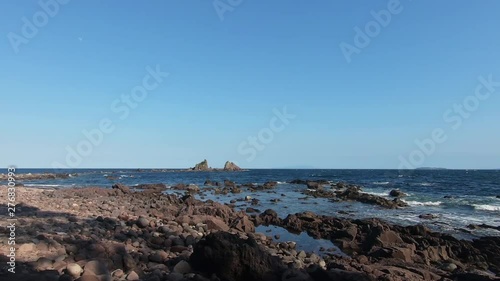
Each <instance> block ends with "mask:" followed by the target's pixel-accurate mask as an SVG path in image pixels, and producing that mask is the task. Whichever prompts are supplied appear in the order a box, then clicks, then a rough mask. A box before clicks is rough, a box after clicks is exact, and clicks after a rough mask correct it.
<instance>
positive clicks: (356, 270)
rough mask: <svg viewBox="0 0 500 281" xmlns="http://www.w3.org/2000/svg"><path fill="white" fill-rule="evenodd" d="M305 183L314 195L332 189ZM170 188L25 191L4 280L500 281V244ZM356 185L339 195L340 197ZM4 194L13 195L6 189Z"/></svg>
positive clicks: (2, 254)
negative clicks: (270, 231) (300, 238)
mask: <svg viewBox="0 0 500 281" xmlns="http://www.w3.org/2000/svg"><path fill="white" fill-rule="evenodd" d="M211 184H213V185H214V192H215V191H217V190H218V191H219V192H221V191H224V190H225V191H226V192H237V189H240V188H252V189H255V190H268V189H272V188H273V182H270V183H266V184H264V185H262V186H250V185H246V186H237V185H235V184H234V183H232V182H229V181H228V182H225V183H224V184H215V183H211ZM305 184H308V188H309V189H310V190H311V191H310V192H316V193H317V192H321V190H324V188H323V189H322V188H321V186H322V185H323V184H318V185H315V184H314V183H312V182H309V183H305ZM165 188H166V186H165V185H163V184H150V185H142V186H139V187H135V189H140V191H135V189H131V188H129V187H127V186H124V185H120V184H115V185H113V187H112V188H111V189H109V188H108V189H105V188H98V187H96V188H74V189H60V190H47V189H44V190H42V189H36V188H24V187H17V190H16V192H17V194H16V197H17V207H16V209H17V210H16V216H17V219H18V220H17V222H16V247H17V248H16V249H17V251H16V273H15V274H16V275H15V279H12V278H13V277H12V276H13V275H12V273H10V272H8V271H7V268H6V265H7V263H6V262H7V261H8V259H9V258H8V257H7V255H8V253H9V250H10V246H9V245H8V243H7V239H4V238H7V237H8V235H9V230H8V229H7V228H6V226H7V225H8V224H7V221H6V219H5V218H6V217H5V215H4V214H0V216H1V218H2V220H1V229H0V230H1V231H0V233H1V236H2V239H1V242H0V259H2V260H1V262H2V263H1V264H2V266H1V269H0V280H54V281H56V280H61V281H62V280H68V281H69V280H80V281H81V280H83V281H89V280H101V281H102V280H151V281H152V280H155V281H156V280H160V281H161V280H200V281H202V280H214V281H215V280H290V281H291V280H296V281H300V280H310V281H314V280H498V276H499V274H500V237H483V238H480V239H477V240H473V241H463V240H457V239H455V238H454V237H452V236H450V235H446V234H441V233H436V232H432V231H430V230H429V229H427V228H425V227H423V226H421V225H416V226H411V227H401V226H397V225H392V224H389V223H387V222H384V221H382V220H379V219H369V220H354V219H341V218H336V217H331V216H320V215H317V214H314V213H310V212H303V213H296V214H289V215H288V216H286V217H285V218H280V217H279V216H278V215H277V213H276V212H274V211H273V210H270V209H269V210H265V211H264V212H261V213H252V214H251V215H250V213H249V212H248V213H247V212H244V211H238V210H236V209H235V208H234V207H233V206H231V205H223V204H220V203H217V202H213V201H210V200H207V201H205V202H202V201H199V200H196V199H195V198H194V197H193V196H192V195H191V194H193V193H196V192H199V189H198V187H197V186H195V185H177V186H175V189H177V190H181V191H183V192H185V195H183V196H176V195H166V194H163V193H162V192H163V191H164V189H165ZM173 188H174V187H173ZM350 188H352V187H349V186H344V187H342V188H338V189H339V190H335V191H332V192H334V193H335V192H338V193H335V194H337V195H336V197H339V195H338V194H344V193H345V192H346V190H350ZM331 189H337V186H335V187H332V188H331ZM312 190H314V191H312ZM0 191H1V193H2V198H5V197H4V196H3V195H5V192H6V186H2V187H0ZM329 192H330V191H329ZM351 192H354V190H351ZM342 196H343V195H340V198H342ZM346 198H347V199H349V200H350V199H351V198H354V197H352V196H347V195H346ZM248 199H249V201H248V202H249V204H251V205H256V206H258V204H259V203H258V202H252V200H250V198H248ZM354 200H355V199H354ZM388 201H390V202H392V201H391V200H388ZM375 204H376V203H375ZM3 207H6V206H3ZM249 211H250V210H249ZM259 225H274V226H279V227H283V228H286V229H289V230H291V231H295V232H307V233H308V234H309V235H310V236H312V237H315V238H323V239H328V240H330V241H332V242H333V243H334V244H335V245H337V246H338V247H339V248H340V249H341V250H342V251H343V252H344V253H346V254H347V255H345V256H338V255H335V254H333V253H329V252H328V251H325V252H324V253H323V254H322V255H317V254H314V253H308V252H305V251H299V250H298V249H297V244H296V242H295V241H287V242H277V241H275V239H273V237H270V236H267V235H266V234H265V233H256V230H255V229H256V226H259ZM495 274H496V276H497V277H495Z"/></svg>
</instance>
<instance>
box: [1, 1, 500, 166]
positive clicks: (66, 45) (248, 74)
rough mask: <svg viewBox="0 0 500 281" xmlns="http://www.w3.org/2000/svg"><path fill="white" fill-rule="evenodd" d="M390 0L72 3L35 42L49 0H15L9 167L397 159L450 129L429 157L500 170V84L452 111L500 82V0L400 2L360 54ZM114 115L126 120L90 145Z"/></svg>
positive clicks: (9, 64)
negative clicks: (460, 111)
mask: <svg viewBox="0 0 500 281" xmlns="http://www.w3.org/2000/svg"><path fill="white" fill-rule="evenodd" d="M53 1H55V0H53ZM218 1H219V2H216V3H217V5H216V6H217V7H228V6H224V5H229V4H228V2H226V1H224V0H218ZM391 1H393V0H391ZM391 1H325V0H322V1H316V2H315V3H311V2H310V1H295V2H293V3H291V2H290V1H284V0H280V1H248V0H243V1H241V3H239V5H236V6H235V7H231V8H230V10H228V11H226V12H225V13H224V14H223V17H224V19H223V20H221V18H220V17H219V15H218V13H217V11H216V9H215V8H214V2H212V1H147V2H140V3H139V2H138V1H120V3H119V4H117V3H115V2H113V1H94V0H89V1H74V0H73V1H69V3H67V4H64V5H63V4H57V5H58V11H57V12H56V13H55V15H54V16H49V17H48V21H47V23H46V24H43V25H40V27H39V28H37V29H38V31H37V32H36V34H35V35H34V36H33V37H32V38H26V37H23V36H24V35H23V33H22V29H23V25H24V24H25V23H24V22H23V20H22V19H23V17H25V18H26V19H27V20H28V21H30V22H31V23H33V21H34V18H33V17H34V15H36V14H37V13H39V12H40V11H43V9H42V7H41V6H40V4H39V2H37V1H2V2H1V3H0V13H1V16H0V34H1V35H2V36H3V39H2V40H1V41H0V42H1V43H0V97H1V104H2V110H1V111H0V117H1V118H2V141H1V146H0V165H1V166H7V165H17V166H18V167H26V168H28V167H31V168H37V167H41V168H43V167H48V168H50V167H52V166H53V165H55V164H54V163H58V164H60V165H62V166H67V167H71V168H85V167H133V168H136V167H145V168H147V167H172V168H175V167H188V166H193V165H194V163H196V162H199V161H201V160H203V159H205V158H206V159H208V160H209V164H210V165H211V166H214V167H221V166H222V165H223V164H224V162H225V161H226V160H232V161H235V162H237V163H238V164H239V165H240V166H242V167H249V168H280V167H305V166H307V167H318V168H398V166H399V165H400V163H401V160H400V159H401V157H403V158H405V159H406V158H409V155H410V154H411V153H412V152H415V151H422V149H421V148H419V147H418V146H417V145H416V144H415V140H423V139H426V138H429V137H431V135H432V132H433V130H434V129H436V128H439V129H442V130H443V131H444V132H445V134H446V141H444V142H443V143H439V144H436V145H435V149H432V151H431V153H427V154H425V157H424V159H423V160H422V161H421V162H419V161H420V160H419V161H417V162H418V163H417V164H419V165H415V166H440V167H448V168H500V146H499V145H498V144H499V143H500V130H499V125H498V124H500V122H499V121H500V110H499V108H500V87H498V90H496V92H493V93H491V95H490V96H489V97H488V98H487V99H484V100H480V101H479V104H478V105H477V109H476V108H475V109H474V111H472V112H469V113H470V116H469V117H468V118H463V117H460V118H462V120H461V121H463V122H461V124H460V126H458V128H457V129H452V125H457V122H458V121H456V117H457V116H458V115H457V113H456V112H453V113H450V114H451V115H449V116H448V121H446V120H445V119H444V118H443V115H444V114H445V113H446V112H447V111H448V110H450V109H453V105H454V104H461V103H462V102H463V101H464V100H466V98H467V97H468V96H471V95H474V93H475V89H476V87H477V86H478V84H479V82H478V77H480V76H483V77H488V75H491V76H492V77H493V78H492V80H493V81H500V67H499V64H498V62H499V61H500V52H499V51H498V50H500V36H499V35H498V27H499V26H500V17H498V11H499V9H500V3H499V2H498V1H492V0H490V1H479V2H470V1H439V2H433V1H432V2H431V1H408V0H406V1H404V0H401V1H400V3H399V5H398V7H399V8H398V9H399V13H397V14H391V19H390V21H389V22H388V24H386V26H381V25H380V24H379V27H380V30H379V32H377V33H376V34H375V35H374V36H373V37H371V38H370V37H369V38H370V43H369V44H368V46H366V47H363V48H358V49H359V53H356V54H353V55H352V56H351V57H350V58H351V61H350V63H348V62H347V60H346V57H345V56H344V54H343V52H342V50H341V48H340V47H339V45H340V44H341V43H342V42H345V43H347V44H350V45H352V46H354V47H356V46H355V35H356V32H355V29H354V28H355V27H359V28H360V29H361V30H364V29H365V27H366V25H367V24H368V23H370V22H371V21H373V20H374V16H373V15H372V13H371V11H375V12H379V11H382V10H385V11H387V10H388V5H389V4H390V3H391ZM41 2H42V3H46V2H47V3H48V2H51V1H48V0H45V1H41ZM221 3H222V4H221ZM231 3H236V4H238V3H237V1H232V2H231ZM392 4H394V3H392ZM394 5H395V4H394ZM53 7H54V6H52V8H53ZM35 27H36V26H35ZM12 34H15V35H16V36H18V37H16V38H17V39H19V37H22V38H24V39H22V40H24V41H23V42H24V43H19V41H16V42H17V49H18V52H17V53H16V52H15V51H14V49H15V47H13V45H12V42H13V41H12V40H13V39H12V38H13V37H12V36H14V35H12ZM148 66H150V67H152V68H155V67H156V66H159V67H160V69H161V71H163V72H168V73H169V75H168V77H166V78H165V79H164V80H163V81H162V82H161V83H159V85H158V87H155V89H154V90H151V91H149V92H148V94H147V97H146V98H144V100H141V101H140V102H137V107H136V108H129V109H130V114H129V115H128V116H127V117H126V118H123V119H122V118H120V117H121V115H120V114H118V113H117V112H116V110H113V109H112V106H111V105H112V104H113V102H114V101H115V100H117V99H118V100H120V97H121V95H122V94H130V93H131V91H132V89H134V87H136V86H140V85H142V80H143V78H144V77H145V76H146V75H148V71H147V70H146V67H148ZM284 107H286V110H287V112H288V113H289V114H290V115H293V116H294V118H293V119H290V120H287V124H282V120H281V119H279V118H278V119H277V120H278V123H276V124H278V125H279V126H278V127H279V128H280V129H279V130H275V129H276V128H274V127H273V128H274V129H273V128H271V127H270V122H271V120H273V118H274V119H276V114H275V111H274V110H275V109H277V110H279V111H282V110H283V108H284ZM452 117H455V119H454V120H455V121H453V122H452V121H451V120H449V119H450V118H452ZM103 119H107V120H110V121H111V122H112V126H113V128H114V130H113V131H112V132H111V133H103V137H102V140H100V141H99V142H98V143H97V144H95V145H94V144H91V146H92V147H91V152H90V153H88V155H83V154H81V153H79V152H78V148H77V147H78V145H79V144H81V143H82V142H89V143H90V141H89V140H88V139H87V138H86V137H85V135H84V134H83V133H82V130H87V131H91V130H93V129H98V128H99V123H100V122H101V120H103ZM280 122H281V123H280ZM281 125H283V126H281ZM269 132H272V137H269ZM259 134H261V139H259ZM266 134H267V135H266ZM251 136H255V137H256V139H257V141H258V142H259V144H258V147H257V146H255V145H252V144H251V143H250V142H249V140H248V137H251ZM264 137H265V138H264ZM262 138H264V139H262ZM262 140H264V142H265V143H263V142H262ZM83 146H85V145H82V147H83ZM68 147H69V150H73V151H74V152H75V151H76V152H75V153H78V154H79V156H78V157H79V158H80V159H78V161H76V160H75V161H70V162H68V161H67V156H68V154H71V153H69V152H68V151H69V150H68ZM87 148H88V147H85V149H87ZM81 151H83V148H82V150H81ZM424 152H425V151H424ZM417 154H418V153H417ZM73 156H74V155H73ZM400 156H401V157H400ZM71 159H72V158H71V157H70V160H71ZM73 160H74V159H73Z"/></svg>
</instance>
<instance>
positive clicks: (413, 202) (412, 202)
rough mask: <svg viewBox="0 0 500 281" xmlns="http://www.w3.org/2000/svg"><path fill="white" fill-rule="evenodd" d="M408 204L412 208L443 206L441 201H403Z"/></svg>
mask: <svg viewBox="0 0 500 281" xmlns="http://www.w3.org/2000/svg"><path fill="white" fill-rule="evenodd" d="M403 201H404V202H405V203H406V204H408V205H410V206H439V205H441V203H443V202H441V201H426V202H420V201H405V200H403Z"/></svg>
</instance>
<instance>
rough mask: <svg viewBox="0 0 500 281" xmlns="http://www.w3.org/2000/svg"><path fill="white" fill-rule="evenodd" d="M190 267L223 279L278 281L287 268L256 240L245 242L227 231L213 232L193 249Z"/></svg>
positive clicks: (251, 239) (250, 239)
mask: <svg viewBox="0 0 500 281" xmlns="http://www.w3.org/2000/svg"><path fill="white" fill-rule="evenodd" d="M190 264H191V266H193V268H194V269H196V270H199V271H201V272H205V273H208V274H216V275H217V276H218V277H219V278H220V279H221V280H239V281H257V280H265V281H278V280H281V273H282V272H284V270H285V268H286V267H285V265H284V264H283V263H282V262H281V261H280V259H279V258H278V257H274V256H271V255H270V254H269V253H268V252H267V251H266V250H264V249H263V248H261V246H259V245H258V244H257V242H256V241H255V240H254V239H253V238H249V239H247V240H244V239H241V238H239V237H238V236H237V235H234V234H230V233H227V232H217V233H212V234H209V235H208V236H206V237H205V238H204V239H202V240H200V242H198V243H197V244H196V245H195V246H194V249H193V254H192V255H191V257H190Z"/></svg>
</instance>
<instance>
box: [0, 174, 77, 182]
mask: <svg viewBox="0 0 500 281" xmlns="http://www.w3.org/2000/svg"><path fill="white" fill-rule="evenodd" d="M73 176H76V174H52V173H46V174H31V173H28V174H16V180H54V179H67V178H70V177H73ZM8 179H9V175H8V174H0V181H7V180H8Z"/></svg>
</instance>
